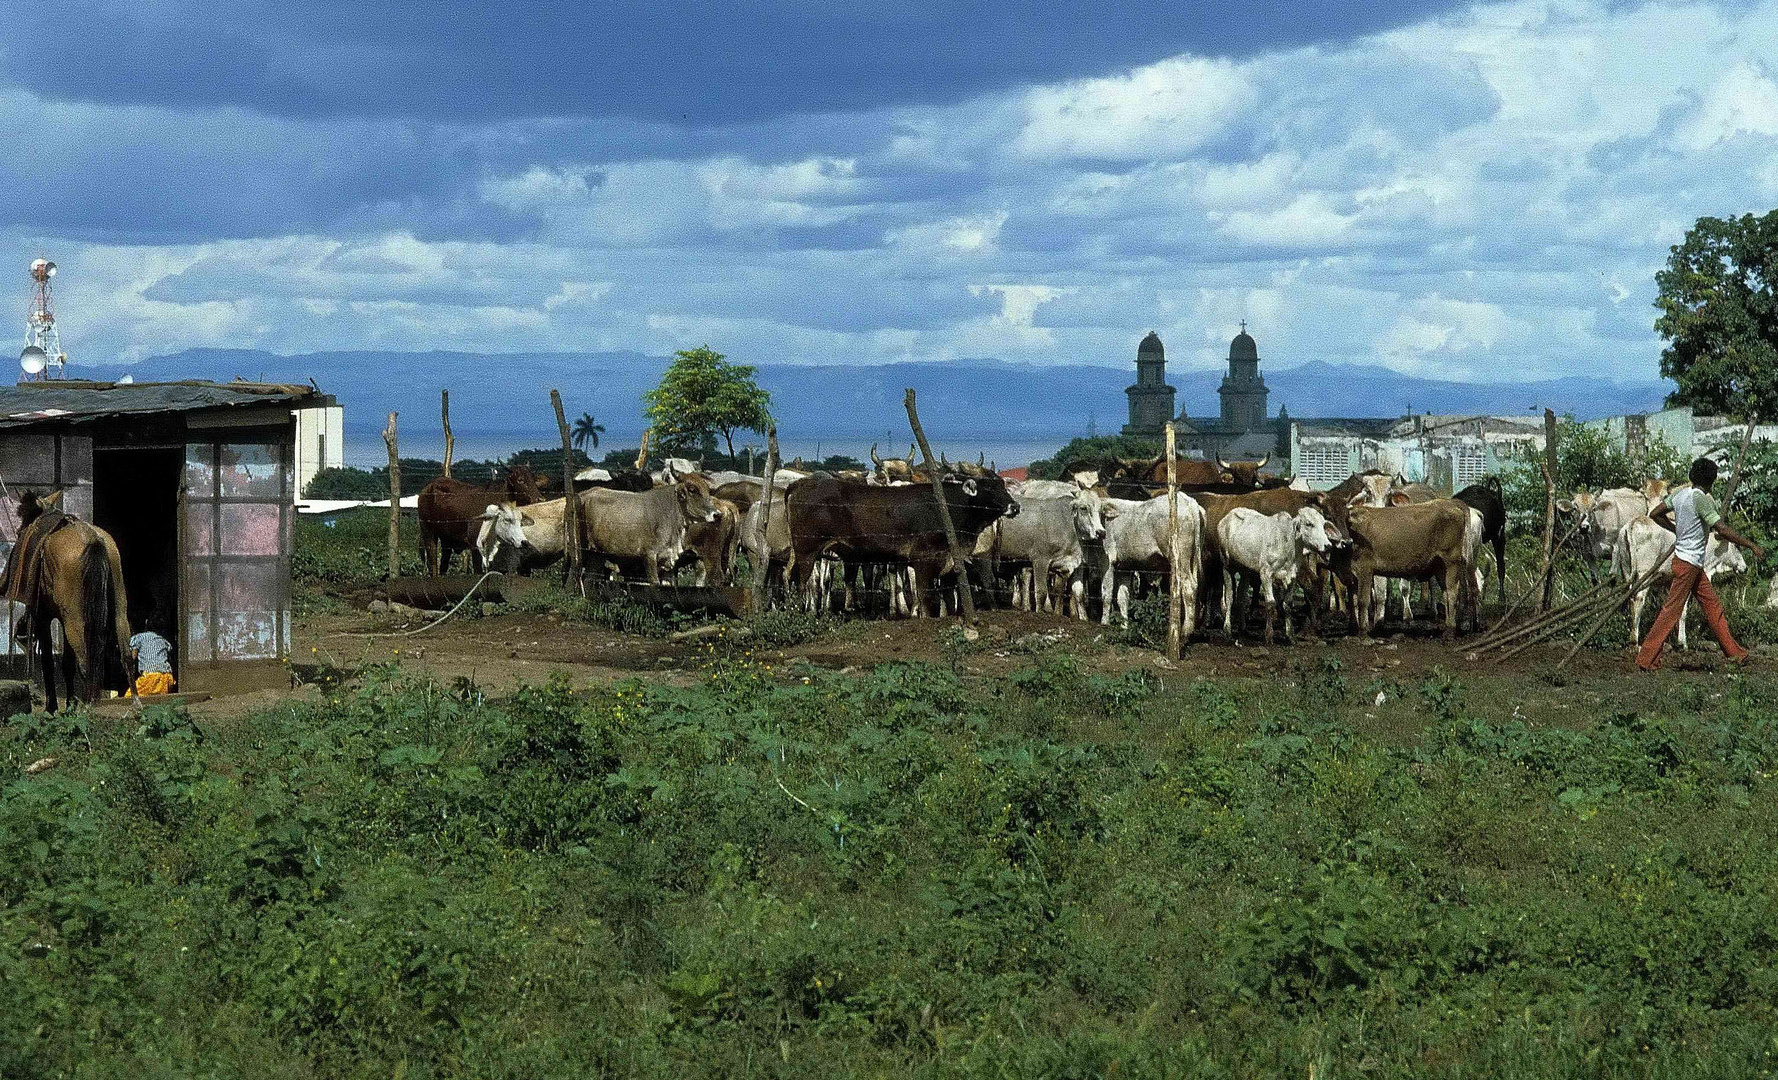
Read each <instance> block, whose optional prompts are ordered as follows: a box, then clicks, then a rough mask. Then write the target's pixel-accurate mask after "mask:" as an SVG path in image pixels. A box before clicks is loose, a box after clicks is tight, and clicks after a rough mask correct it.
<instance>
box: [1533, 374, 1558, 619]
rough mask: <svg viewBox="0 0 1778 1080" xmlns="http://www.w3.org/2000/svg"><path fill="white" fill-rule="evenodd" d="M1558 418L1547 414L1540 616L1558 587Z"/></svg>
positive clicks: (1546, 411) (1546, 609) (1544, 435)
mask: <svg viewBox="0 0 1778 1080" xmlns="http://www.w3.org/2000/svg"><path fill="white" fill-rule="evenodd" d="M1555 557H1556V414H1555V413H1554V412H1553V411H1551V410H1549V409H1545V410H1544V411H1543V569H1542V570H1541V571H1540V572H1539V573H1540V576H1541V578H1542V580H1543V594H1542V599H1541V600H1539V601H1538V604H1537V610H1538V611H1540V612H1543V611H1548V610H1549V609H1550V594H1551V592H1552V591H1553V590H1554V589H1555V586H1556V575H1555Z"/></svg>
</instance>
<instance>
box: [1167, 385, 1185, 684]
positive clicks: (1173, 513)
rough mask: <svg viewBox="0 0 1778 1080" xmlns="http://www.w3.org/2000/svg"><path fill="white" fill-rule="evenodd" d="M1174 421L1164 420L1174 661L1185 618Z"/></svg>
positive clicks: (1169, 639) (1170, 652)
mask: <svg viewBox="0 0 1778 1080" xmlns="http://www.w3.org/2000/svg"><path fill="white" fill-rule="evenodd" d="M1174 438H1175V436H1174V434H1173V421H1171V420H1169V421H1167V659H1169V660H1177V659H1179V656H1180V653H1181V651H1182V649H1183V644H1182V642H1181V640H1180V623H1181V622H1183V621H1184V618H1185V577H1184V575H1183V574H1182V573H1181V571H1183V570H1184V569H1185V567H1183V566H1178V565H1175V564H1174V563H1173V553H1174V552H1176V551H1178V550H1179V540H1178V537H1179V458H1178V456H1177V455H1176V453H1175V451H1174V446H1175V442H1174Z"/></svg>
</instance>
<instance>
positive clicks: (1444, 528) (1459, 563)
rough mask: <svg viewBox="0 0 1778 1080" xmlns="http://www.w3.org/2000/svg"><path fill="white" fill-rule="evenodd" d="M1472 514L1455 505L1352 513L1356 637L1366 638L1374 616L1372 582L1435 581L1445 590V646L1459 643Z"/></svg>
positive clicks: (1433, 504) (1466, 591)
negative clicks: (1379, 579)
mask: <svg viewBox="0 0 1778 1080" xmlns="http://www.w3.org/2000/svg"><path fill="white" fill-rule="evenodd" d="M1470 512H1471V511H1470V508H1469V507H1468V506H1465V505H1464V504H1463V503H1460V502H1458V501H1456V500H1455V499H1437V500H1435V501H1433V502H1426V503H1413V504H1410V505H1407V506H1385V507H1381V508H1373V507H1368V506H1355V507H1353V508H1352V512H1351V528H1352V574H1353V578H1354V582H1353V585H1352V596H1353V598H1354V603H1353V605H1352V606H1353V608H1354V610H1355V611H1357V613H1358V629H1359V633H1361V634H1364V635H1366V636H1369V634H1370V632H1371V625H1372V622H1373V619H1374V615H1375V612H1374V611H1373V610H1372V604H1371V582H1372V581H1373V580H1374V579H1375V578H1376V577H1377V576H1378V575H1384V576H1387V577H1400V578H1411V579H1415V580H1424V579H1427V578H1433V577H1437V578H1439V579H1440V580H1441V581H1442V582H1443V584H1444V589H1445V630H1444V640H1445V641H1446V642H1447V643H1449V642H1452V641H1455V640H1456V637H1457V606H1458V603H1459V601H1460V599H1466V598H1468V597H1469V596H1470V595H1471V593H1472V591H1473V590H1472V589H1471V586H1472V585H1473V581H1472V580H1471V579H1470V568H1469V554H1470V551H1469V544H1468V541H1467V539H1466V533H1467V532H1468V531H1469V528H1470V520H1469V515H1470Z"/></svg>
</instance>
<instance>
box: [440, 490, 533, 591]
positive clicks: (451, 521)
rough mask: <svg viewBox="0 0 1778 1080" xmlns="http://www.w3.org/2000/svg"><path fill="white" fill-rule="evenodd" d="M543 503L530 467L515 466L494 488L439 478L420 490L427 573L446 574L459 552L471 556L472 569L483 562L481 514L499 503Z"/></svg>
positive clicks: (525, 504)
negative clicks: (478, 545) (479, 540)
mask: <svg viewBox="0 0 1778 1080" xmlns="http://www.w3.org/2000/svg"><path fill="white" fill-rule="evenodd" d="M542 501H543V492H542V491H540V490H539V489H538V486H537V474H536V473H534V472H532V471H531V470H530V468H529V467H528V466H525V465H514V466H513V467H512V468H511V469H509V470H507V473H506V480H505V481H504V482H503V483H501V484H498V485H496V486H494V487H485V488H484V487H478V486H476V485H475V484H470V483H466V482H464V481H462V480H456V479H446V478H445V477H442V476H441V477H439V478H438V479H436V480H433V481H432V482H431V483H429V484H427V485H426V486H425V487H424V488H421V489H420V498H419V499H418V503H419V516H420V557H421V558H422V559H423V560H425V563H426V572H427V573H428V574H432V575H434V576H437V575H438V574H441V573H443V572H444V568H445V567H446V566H449V565H450V563H451V560H452V559H453V558H455V557H456V554H457V552H459V551H466V552H468V553H469V562H470V565H471V567H472V568H474V567H475V566H476V563H477V562H478V561H479V560H480V558H481V554H480V552H478V551H477V550H476V546H475V542H476V537H478V536H479V535H481V528H482V513H483V512H484V511H486V510H487V508H488V507H490V506H494V505H498V504H500V503H514V504H516V505H519V506H530V505H531V504H532V503H540V502H542Z"/></svg>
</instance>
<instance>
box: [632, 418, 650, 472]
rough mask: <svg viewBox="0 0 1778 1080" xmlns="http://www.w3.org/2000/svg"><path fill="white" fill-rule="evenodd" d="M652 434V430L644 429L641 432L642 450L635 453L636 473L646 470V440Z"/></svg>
mask: <svg viewBox="0 0 1778 1080" xmlns="http://www.w3.org/2000/svg"><path fill="white" fill-rule="evenodd" d="M653 434H654V429H653V428H645V429H644V430H643V432H642V448H641V449H640V450H637V451H636V469H637V471H638V472H640V471H641V470H643V469H646V468H648V440H649V438H650V436H652V435H653Z"/></svg>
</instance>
